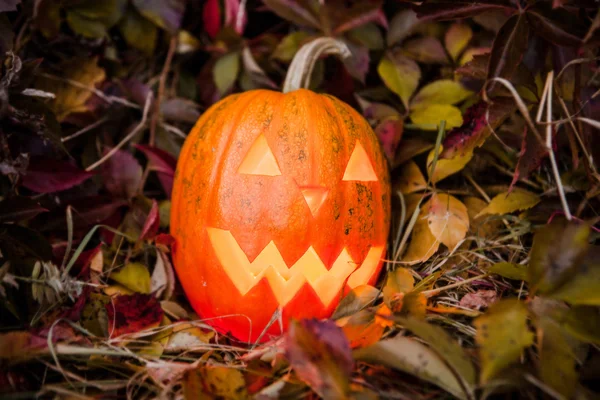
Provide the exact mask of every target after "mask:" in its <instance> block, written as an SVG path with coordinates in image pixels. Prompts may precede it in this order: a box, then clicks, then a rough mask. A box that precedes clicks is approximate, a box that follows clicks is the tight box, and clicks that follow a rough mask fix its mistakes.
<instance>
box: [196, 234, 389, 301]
mask: <svg viewBox="0 0 600 400" xmlns="http://www.w3.org/2000/svg"><path fill="white" fill-rule="evenodd" d="M207 232H208V237H209V239H210V242H211V244H212V247H213V249H214V251H215V254H216V256H217V258H218V259H219V262H220V263H221V265H222V266H223V269H224V270H225V272H226V273H227V275H228V276H229V278H230V279H231V281H232V282H233V284H234V285H235V286H236V288H237V289H238V290H239V291H240V293H241V294H242V295H245V294H246V293H248V292H249V291H250V290H251V289H252V288H253V287H254V286H255V285H256V284H258V282H260V280H261V279H262V278H266V279H267V280H268V281H269V284H270V285H271V289H272V290H273V294H274V295H275V297H276V299H277V301H278V302H279V304H280V305H281V306H284V305H286V304H287V303H288V302H289V301H290V300H291V299H292V298H293V297H294V296H295V295H296V293H297V292H298V291H299V290H300V289H301V288H302V286H303V285H304V283H308V284H309V285H310V286H311V287H312V288H313V289H314V291H315V293H316V294H317V295H318V296H319V298H320V299H321V302H322V303H323V305H325V306H328V305H329V304H331V302H332V301H333V300H334V298H335V296H336V295H338V294H339V292H340V290H342V288H343V286H344V284H345V283H346V284H348V286H350V287H351V288H354V287H356V286H359V285H361V284H364V283H366V282H367V281H368V280H369V279H370V278H371V277H372V276H373V274H374V273H375V271H376V269H377V266H378V265H379V262H380V260H381V258H382V257H383V252H384V250H385V246H377V247H371V249H369V252H368V254H367V256H366V257H365V259H364V261H363V262H362V264H361V265H360V266H359V265H358V264H357V263H356V262H354V260H352V257H350V254H349V252H348V250H347V249H346V248H344V249H342V251H341V252H340V254H339V255H338V257H337V259H336V260H335V261H334V263H333V264H332V266H331V269H329V270H328V269H327V267H326V266H325V264H324V263H323V261H322V260H321V258H320V257H319V255H318V254H317V252H316V251H315V249H314V248H313V247H312V246H310V247H309V248H308V250H306V252H305V253H304V254H303V255H302V257H300V259H298V261H296V262H295V263H294V265H292V266H291V267H288V266H287V264H286V263H285V261H284V260H283V257H282V256H281V253H280V251H279V249H278V248H277V246H276V245H275V243H274V242H273V241H271V242H269V244H268V245H267V246H266V247H265V248H264V249H263V250H262V251H261V252H260V254H259V255H258V256H257V257H256V259H255V260H254V261H252V262H250V261H249V260H248V257H247V256H246V254H245V253H244V251H243V250H242V248H241V247H240V245H239V244H238V242H237V240H236V239H235V237H234V236H233V235H232V234H231V232H230V231H227V230H224V229H218V228H207Z"/></svg>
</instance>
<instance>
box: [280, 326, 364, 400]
mask: <svg viewBox="0 0 600 400" xmlns="http://www.w3.org/2000/svg"><path fill="white" fill-rule="evenodd" d="M285 353H286V357H287V359H288V360H289V362H290V365H291V366H292V368H293V369H294V370H295V371H296V373H297V374H298V376H299V377H300V379H302V380H303V381H305V382H306V383H307V384H309V385H310V387H311V388H312V389H313V390H314V391H315V392H317V394H318V395H319V396H321V397H323V398H326V399H332V398H345V397H346V394H347V392H348V389H349V378H350V375H351V374H352V369H353V366H352V364H353V362H352V353H351V350H350V344H349V343H348V340H347V339H346V336H345V335H344V332H343V331H342V329H341V328H340V327H338V326H337V325H336V324H335V322H333V321H331V320H326V321H319V320H316V319H304V320H302V321H293V322H292V324H290V328H289V331H288V335H287V338H286V343H285Z"/></svg>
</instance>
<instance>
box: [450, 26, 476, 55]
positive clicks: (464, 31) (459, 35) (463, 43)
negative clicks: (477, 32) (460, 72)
mask: <svg viewBox="0 0 600 400" xmlns="http://www.w3.org/2000/svg"><path fill="white" fill-rule="evenodd" d="M472 37H473V31H472V30H471V27H470V26H469V25H467V24H463V23H460V22H457V23H454V24H452V25H450V28H448V30H447V31H446V35H445V36H444V45H445V46H446V50H448V54H450V57H452V59H453V60H454V61H456V60H457V59H458V57H459V56H460V54H461V53H462V52H463V50H464V49H465V48H466V47H467V45H468V44H469V42H470V41H471V38H472Z"/></svg>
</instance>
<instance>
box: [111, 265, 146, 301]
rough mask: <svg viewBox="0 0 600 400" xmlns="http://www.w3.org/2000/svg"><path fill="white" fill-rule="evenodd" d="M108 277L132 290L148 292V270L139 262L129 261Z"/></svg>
mask: <svg viewBox="0 0 600 400" xmlns="http://www.w3.org/2000/svg"><path fill="white" fill-rule="evenodd" d="M110 279H112V280H114V281H116V282H119V283H120V284H121V285H123V286H125V287H126V288H128V289H131V290H133V291H134V292H138V293H143V294H148V293H150V286H151V283H150V272H148V268H147V267H146V266H145V265H144V264H141V263H139V262H131V263H129V264H127V265H125V266H124V267H123V268H121V269H120V270H118V271H115V272H112V273H111V274H110Z"/></svg>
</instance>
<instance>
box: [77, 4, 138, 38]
mask: <svg viewBox="0 0 600 400" xmlns="http://www.w3.org/2000/svg"><path fill="white" fill-rule="evenodd" d="M126 6H127V0H106V1H83V2H79V3H77V4H76V5H75V6H72V7H69V8H68V10H67V23H68V24H69V26H70V27H71V29H73V30H74V31H75V32H76V33H78V34H80V35H83V36H86V37H91V38H100V37H103V36H105V35H106V34H107V31H108V29H110V28H111V27H113V26H114V25H115V24H116V23H117V22H118V21H119V19H121V17H122V16H123V13H124V12H125V8H126Z"/></svg>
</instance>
